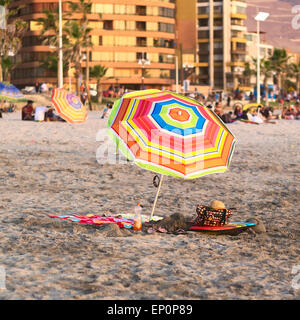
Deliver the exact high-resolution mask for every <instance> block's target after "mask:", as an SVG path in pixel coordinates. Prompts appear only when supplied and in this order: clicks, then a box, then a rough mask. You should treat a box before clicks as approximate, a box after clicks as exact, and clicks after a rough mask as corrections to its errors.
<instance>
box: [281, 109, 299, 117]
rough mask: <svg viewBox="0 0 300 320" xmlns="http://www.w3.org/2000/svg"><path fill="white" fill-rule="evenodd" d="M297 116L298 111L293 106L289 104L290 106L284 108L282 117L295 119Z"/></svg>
mask: <svg viewBox="0 0 300 320" xmlns="http://www.w3.org/2000/svg"><path fill="white" fill-rule="evenodd" d="M295 116H296V113H295V111H294V109H293V107H292V106H289V107H288V108H286V107H284V108H283V110H282V114H281V118H282V119H285V120H294V119H295Z"/></svg>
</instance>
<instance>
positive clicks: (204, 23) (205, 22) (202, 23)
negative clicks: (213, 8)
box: [198, 19, 208, 27]
mask: <svg viewBox="0 0 300 320" xmlns="http://www.w3.org/2000/svg"><path fill="white" fill-rule="evenodd" d="M198 26H199V27H208V19H198Z"/></svg>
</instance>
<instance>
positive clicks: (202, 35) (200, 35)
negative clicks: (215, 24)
mask: <svg viewBox="0 0 300 320" xmlns="http://www.w3.org/2000/svg"><path fill="white" fill-rule="evenodd" d="M198 38H199V39H208V38H209V31H208V30H201V31H198Z"/></svg>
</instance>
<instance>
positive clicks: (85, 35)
mask: <svg viewBox="0 0 300 320" xmlns="http://www.w3.org/2000/svg"><path fill="white" fill-rule="evenodd" d="M68 4H69V8H70V10H71V12H72V14H74V13H79V14H81V15H82V17H81V19H80V20H79V21H78V23H79V24H80V25H81V27H82V28H81V31H82V39H81V47H82V48H85V56H86V68H85V87H86V91H87V95H88V103H89V107H90V110H92V104H91V95H90V88H89V77H90V75H89V70H90V68H89V60H90V58H89V52H90V49H92V47H93V44H92V41H91V35H90V32H91V30H92V29H91V28H89V26H88V25H89V21H88V17H87V15H88V14H89V13H91V10H92V2H91V0H88V1H85V0H79V1H78V2H73V1H68Z"/></svg>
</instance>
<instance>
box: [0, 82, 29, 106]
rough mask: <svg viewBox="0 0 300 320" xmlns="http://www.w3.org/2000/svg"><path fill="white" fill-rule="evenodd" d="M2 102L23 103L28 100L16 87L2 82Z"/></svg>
mask: <svg viewBox="0 0 300 320" xmlns="http://www.w3.org/2000/svg"><path fill="white" fill-rule="evenodd" d="M0 100H2V101H3V100H5V101H10V102H22V101H26V98H25V97H24V95H23V93H22V92H21V91H20V90H19V89H17V88H16V87H15V86H14V85H12V84H6V83H3V82H0Z"/></svg>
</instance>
